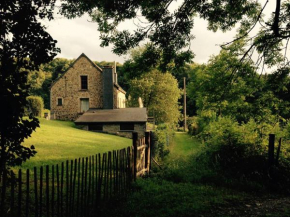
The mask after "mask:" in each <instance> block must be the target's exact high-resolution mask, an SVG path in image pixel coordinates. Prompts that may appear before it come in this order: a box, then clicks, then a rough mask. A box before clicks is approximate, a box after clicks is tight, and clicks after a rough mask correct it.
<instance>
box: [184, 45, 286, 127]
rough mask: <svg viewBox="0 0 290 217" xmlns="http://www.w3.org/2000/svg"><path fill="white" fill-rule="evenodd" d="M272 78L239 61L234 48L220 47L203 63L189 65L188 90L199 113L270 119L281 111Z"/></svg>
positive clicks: (237, 117) (259, 120) (263, 120)
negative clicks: (217, 53) (224, 48)
mask: <svg viewBox="0 0 290 217" xmlns="http://www.w3.org/2000/svg"><path fill="white" fill-rule="evenodd" d="M230 49H232V48H230ZM273 80H275V79H273V78H272V75H271V76H270V78H267V77H266V76H260V75H259V74H258V73H257V72H256V67H254V64H253V63H249V62H248V63H243V62H240V60H239V59H238V56H237V54H235V51H234V50H232V51H229V50H223V51H221V52H220V54H219V55H217V56H214V57H212V58H211V59H210V60H209V62H208V64H207V65H194V66H193V68H192V70H191V72H190V83H189V84H188V92H189V97H190V98H191V99H194V100H195V101H196V106H197V108H198V114H199V115H201V116H202V115H216V116H221V117H223V116H228V117H232V118H234V119H235V120H237V121H238V122H239V123H242V122H245V123H246V122H248V121H249V120H250V119H253V120H255V121H257V122H272V121H276V120H275V119H276V117H278V118H281V117H282V116H281V114H282V113H283V112H285V111H283V106H281V105H282V104H281V103H282V100H279V99H278V98H277V96H276V95H275V92H273V89H276V90H279V89H280V88H279V87H278V85H275V84H274V83H272V82H270V81H273ZM270 83H271V84H270ZM285 85H286V84H285ZM271 86H275V88H273V87H271ZM280 95H281V97H282V95H283V94H282V93H281V94H280Z"/></svg>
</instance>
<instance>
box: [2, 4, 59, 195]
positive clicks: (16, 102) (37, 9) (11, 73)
mask: <svg viewBox="0 0 290 217" xmlns="http://www.w3.org/2000/svg"><path fill="white" fill-rule="evenodd" d="M54 2H55V1H54V0H26V1H21V0H2V1H1V2H0V10H1V13H0V26H1V28H0V29H1V31H0V38H1V39H0V101H1V108H0V176H1V175H3V173H5V171H7V169H9V168H10V167H12V166H15V165H20V164H21V163H22V162H23V161H25V160H27V159H29V158H30V157H31V156H33V155H34V154H35V153H36V152H35V150H34V147H33V146H31V147H24V146H23V145H22V142H23V140H24V139H25V138H27V137H29V136H30V135H31V133H32V132H33V130H35V129H36V127H38V126H39V122H38V120H37V119H36V118H34V117H32V116H30V117H29V118H28V119H26V118H24V110H25V107H26V106H27V101H26V97H27V96H28V95H29V93H28V91H29V85H28V84H27V75H28V73H29V71H33V70H38V69H39V66H40V65H41V64H42V63H46V62H49V61H50V60H52V59H53V57H54V56H55V55H56V54H57V52H59V49H57V48H56V47H55V45H56V41H55V40H53V39H52V38H51V36H50V35H49V34H48V33H47V32H46V31H45V27H44V26H43V25H41V24H40V19H43V18H48V19H49V20H51V19H52V18H53V7H54ZM2 193H3V192H2ZM4 193H5V192H4Z"/></svg>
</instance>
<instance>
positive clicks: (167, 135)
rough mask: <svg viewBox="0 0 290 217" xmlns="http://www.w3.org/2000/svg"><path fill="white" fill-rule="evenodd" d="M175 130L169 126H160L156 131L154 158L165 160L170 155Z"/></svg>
mask: <svg viewBox="0 0 290 217" xmlns="http://www.w3.org/2000/svg"><path fill="white" fill-rule="evenodd" d="M174 134H175V133H174V129H173V128H172V126H171V125H169V124H159V125H158V126H157V128H156V130H155V131H154V148H153V150H152V156H154V157H156V158H157V159H160V160H163V159H164V157H165V156H166V155H168V154H169V149H168V147H169V144H171V143H172V140H173V137H174Z"/></svg>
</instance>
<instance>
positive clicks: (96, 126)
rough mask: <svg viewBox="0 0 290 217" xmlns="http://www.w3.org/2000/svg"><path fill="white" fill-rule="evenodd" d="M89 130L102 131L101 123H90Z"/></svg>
mask: <svg viewBox="0 0 290 217" xmlns="http://www.w3.org/2000/svg"><path fill="white" fill-rule="evenodd" d="M89 130H91V131H103V124H90V125H89Z"/></svg>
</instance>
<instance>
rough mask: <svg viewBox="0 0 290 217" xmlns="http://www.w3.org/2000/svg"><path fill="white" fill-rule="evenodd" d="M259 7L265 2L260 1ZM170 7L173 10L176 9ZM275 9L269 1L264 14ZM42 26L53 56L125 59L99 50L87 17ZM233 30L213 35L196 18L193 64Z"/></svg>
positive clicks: (216, 48) (216, 50)
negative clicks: (49, 38)
mask: <svg viewBox="0 0 290 217" xmlns="http://www.w3.org/2000/svg"><path fill="white" fill-rule="evenodd" d="M260 2H261V4H264V3H265V0H260ZM177 4H178V3H176V5H173V8H174V7H176V6H177ZM274 9H275V2H274V1H270V2H269V4H268V6H267V8H266V10H267V11H266V12H267V13H268V14H269V12H271V11H273V10H274ZM44 25H45V26H46V28H47V31H48V32H49V33H50V34H51V36H52V37H53V38H54V39H55V40H57V41H58V43H57V46H58V47H59V48H60V49H61V53H60V54H58V56H57V57H64V58H67V59H75V58H77V57H78V56H79V55H81V54H82V53H85V54H86V55H87V56H88V57H89V58H90V59H92V60H95V61H116V62H120V63H123V62H124V61H125V60H126V58H128V56H124V55H123V56H118V55H116V54H114V53H113V52H112V46H109V47H104V48H103V47H101V46H100V43H101V40H100V39H99V36H100V33H99V32H98V30H97V28H98V26H97V23H94V22H91V21H90V18H89V16H88V15H84V16H82V17H80V18H76V19H70V20H69V19H67V18H64V17H62V16H61V15H59V14H57V15H56V16H55V19H54V20H53V21H49V22H48V21H44ZM121 28H129V29H133V28H134V24H133V23H132V22H130V21H126V22H125V23H123V24H122V26H121ZM235 33H236V32H235V30H233V31H230V32H226V33H223V32H221V31H217V32H215V33H213V32H211V31H209V30H207V21H205V20H202V19H199V18H196V19H195V21H194V28H193V29H192V34H193V35H194V36H195V39H193V40H192V41H191V46H190V49H191V50H192V51H193V52H194V53H195V58H194V59H193V61H194V62H196V63H206V62H207V61H208V60H209V58H210V56H212V55H217V54H218V53H219V51H220V46H219V45H221V44H223V43H225V42H229V41H231V40H232V39H233V37H234V36H235Z"/></svg>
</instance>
